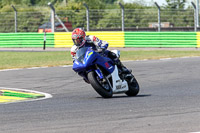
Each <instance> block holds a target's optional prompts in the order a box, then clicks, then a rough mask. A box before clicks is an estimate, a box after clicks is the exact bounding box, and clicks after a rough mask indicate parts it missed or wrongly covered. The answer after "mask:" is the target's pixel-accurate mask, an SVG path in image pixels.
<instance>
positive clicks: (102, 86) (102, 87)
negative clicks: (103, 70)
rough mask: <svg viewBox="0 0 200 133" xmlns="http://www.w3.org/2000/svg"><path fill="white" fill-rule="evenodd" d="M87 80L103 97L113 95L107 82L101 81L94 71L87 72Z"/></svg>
mask: <svg viewBox="0 0 200 133" xmlns="http://www.w3.org/2000/svg"><path fill="white" fill-rule="evenodd" d="M88 80H89V81H90V83H91V85H92V87H93V88H94V90H95V91H96V92H97V93H98V94H99V95H101V96H102V97H103V98H111V97H112V95H113V92H112V88H110V86H109V84H108V83H107V82H105V81H104V82H103V81H101V80H100V79H99V77H98V75H97V74H96V72H94V71H91V72H89V73H88Z"/></svg>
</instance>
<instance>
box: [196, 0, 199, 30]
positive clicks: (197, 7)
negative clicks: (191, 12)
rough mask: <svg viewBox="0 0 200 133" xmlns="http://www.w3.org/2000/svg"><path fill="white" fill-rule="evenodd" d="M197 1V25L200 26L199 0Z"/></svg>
mask: <svg viewBox="0 0 200 133" xmlns="http://www.w3.org/2000/svg"><path fill="white" fill-rule="evenodd" d="M196 2H197V6H196V21H197V22H196V24H197V27H199V0H197V1H196Z"/></svg>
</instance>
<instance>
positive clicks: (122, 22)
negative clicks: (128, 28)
mask: <svg viewBox="0 0 200 133" xmlns="http://www.w3.org/2000/svg"><path fill="white" fill-rule="evenodd" d="M119 5H120V7H121V8H122V31H124V6H123V5H122V4H121V3H120V2H119Z"/></svg>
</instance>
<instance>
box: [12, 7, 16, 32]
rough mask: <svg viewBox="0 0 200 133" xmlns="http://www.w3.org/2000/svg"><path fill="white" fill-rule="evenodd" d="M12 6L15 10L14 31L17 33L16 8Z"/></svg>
mask: <svg viewBox="0 0 200 133" xmlns="http://www.w3.org/2000/svg"><path fill="white" fill-rule="evenodd" d="M12 8H13V9H14V11H15V33H17V9H16V8H15V7H14V6H13V5H12Z"/></svg>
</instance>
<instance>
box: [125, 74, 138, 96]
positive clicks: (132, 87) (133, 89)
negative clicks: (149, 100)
mask: <svg viewBox="0 0 200 133" xmlns="http://www.w3.org/2000/svg"><path fill="white" fill-rule="evenodd" d="M131 75H132V74H131ZM126 81H127V82H128V87H129V90H128V91H127V92H126V95H127V96H136V95H137V94H138V93H139V90H140V87H139V84H138V82H137V80H136V78H135V77H134V76H133V75H132V79H130V80H126Z"/></svg>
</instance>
